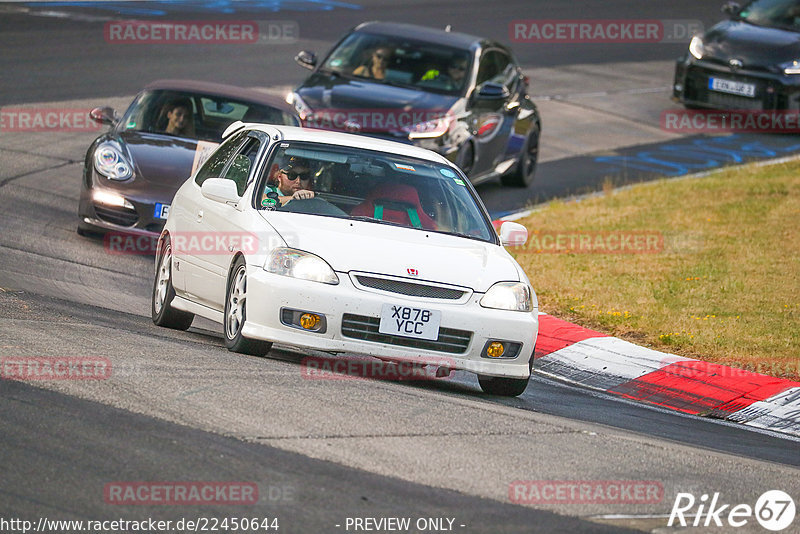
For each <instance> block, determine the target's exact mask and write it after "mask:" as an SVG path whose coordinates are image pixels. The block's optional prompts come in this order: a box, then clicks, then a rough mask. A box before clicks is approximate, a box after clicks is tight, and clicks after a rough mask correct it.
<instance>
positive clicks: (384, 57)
mask: <svg viewBox="0 0 800 534" xmlns="http://www.w3.org/2000/svg"><path fill="white" fill-rule="evenodd" d="M372 55H373V56H375V57H376V58H378V59H389V56H388V55H386V54H378V53H375V54H372Z"/></svg>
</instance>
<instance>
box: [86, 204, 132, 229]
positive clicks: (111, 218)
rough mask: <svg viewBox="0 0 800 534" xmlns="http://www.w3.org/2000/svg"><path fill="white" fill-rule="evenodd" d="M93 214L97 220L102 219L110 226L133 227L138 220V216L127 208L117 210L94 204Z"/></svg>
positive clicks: (116, 208)
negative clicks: (110, 224)
mask: <svg viewBox="0 0 800 534" xmlns="http://www.w3.org/2000/svg"><path fill="white" fill-rule="evenodd" d="M94 212H95V213H96V214H97V218H98V219H102V220H104V221H106V222H110V223H112V224H118V225H120V226H133V225H134V224H136V222H137V221H138V220H139V216H138V215H137V214H136V212H135V211H131V210H129V209H128V208H118V207H112V206H102V205H100V204H95V205H94Z"/></svg>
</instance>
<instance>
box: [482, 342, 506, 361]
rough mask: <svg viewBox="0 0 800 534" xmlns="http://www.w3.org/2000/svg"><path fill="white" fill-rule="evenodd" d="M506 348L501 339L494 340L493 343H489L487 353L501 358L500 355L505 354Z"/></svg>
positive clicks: (491, 356)
mask: <svg viewBox="0 0 800 534" xmlns="http://www.w3.org/2000/svg"><path fill="white" fill-rule="evenodd" d="M505 350H506V348H505V347H504V346H503V344H502V343H500V342H499V341H493V342H492V343H490V344H489V346H488V347H486V355H487V356H489V357H490V358H499V357H500V356H502V355H503V352H505Z"/></svg>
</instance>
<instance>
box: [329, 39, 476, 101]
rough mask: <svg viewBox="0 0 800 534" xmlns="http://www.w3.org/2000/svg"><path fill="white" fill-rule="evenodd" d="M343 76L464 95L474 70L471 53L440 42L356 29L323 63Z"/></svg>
mask: <svg viewBox="0 0 800 534" xmlns="http://www.w3.org/2000/svg"><path fill="white" fill-rule="evenodd" d="M323 69H327V70H330V71H333V72H336V73H339V74H342V75H346V76H353V77H358V78H365V79H369V80H372V81H374V82H376V83H385V84H389V85H399V86H403V87H411V88H414V89H424V90H426V91H431V92H435V93H442V94H448V95H460V94H462V93H463V91H464V89H465V87H466V82H467V79H468V77H469V71H470V53H469V51H467V50H459V49H456V48H450V47H447V46H442V45H439V44H433V43H425V42H421V41H413V40H409V39H400V38H396V37H389V36H386V35H373V34H370V33H361V32H356V33H353V34H351V35H349V36H348V37H347V38H346V39H345V40H344V41H342V43H341V44H339V46H338V47H336V49H335V50H333V52H331V54H330V56H329V57H328V59H327V61H326V62H325V64H324V65H323Z"/></svg>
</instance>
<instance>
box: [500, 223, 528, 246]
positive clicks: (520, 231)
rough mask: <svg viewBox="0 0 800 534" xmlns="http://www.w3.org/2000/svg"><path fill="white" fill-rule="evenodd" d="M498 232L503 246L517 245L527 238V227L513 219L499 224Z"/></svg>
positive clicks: (522, 243) (523, 242)
mask: <svg viewBox="0 0 800 534" xmlns="http://www.w3.org/2000/svg"><path fill="white" fill-rule="evenodd" d="M499 233H500V243H501V244H502V245H503V246H504V247H519V246H522V245H524V244H525V242H526V241H527V240H528V229H527V228H525V227H524V226H522V225H521V224H519V223H515V222H513V221H506V222H504V223H503V224H501V225H500V232H499Z"/></svg>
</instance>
